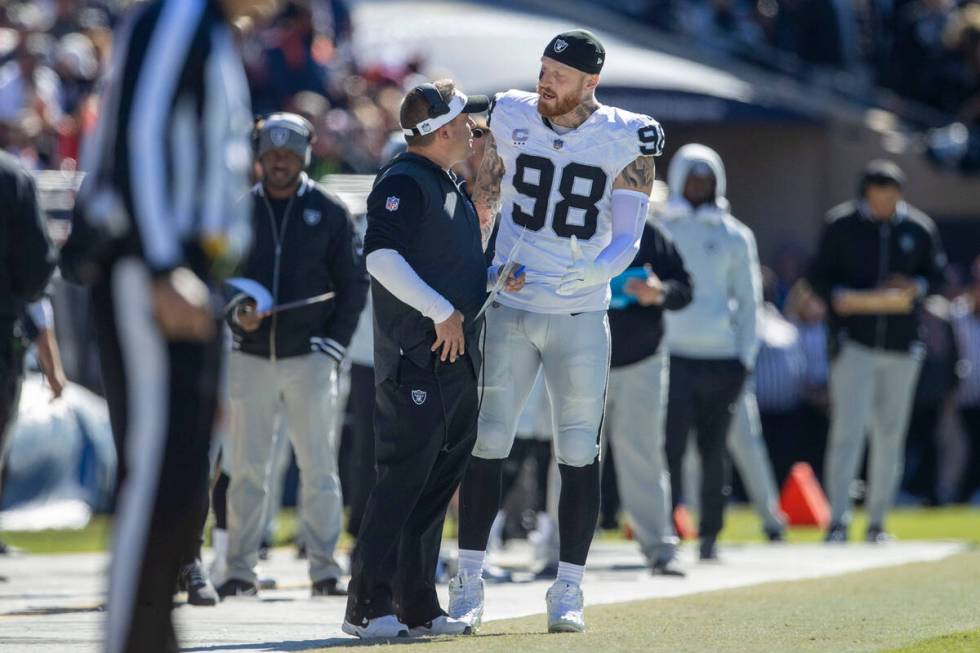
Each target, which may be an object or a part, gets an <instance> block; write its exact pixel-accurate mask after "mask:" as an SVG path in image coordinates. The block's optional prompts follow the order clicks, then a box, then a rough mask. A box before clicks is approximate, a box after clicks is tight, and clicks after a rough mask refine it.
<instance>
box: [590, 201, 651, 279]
mask: <svg viewBox="0 0 980 653" xmlns="http://www.w3.org/2000/svg"><path fill="white" fill-rule="evenodd" d="M649 205H650V197H649V196H648V195H646V194H645V193H641V192H639V191H635V190H629V189H626V188H617V189H615V190H613V192H612V241H611V242H610V243H609V245H607V246H606V248H605V249H604V250H602V251H601V252H599V256H597V257H596V260H595V262H596V263H597V264H599V265H601V266H602V267H603V268H605V269H606V270H607V271H608V272H609V276H610V278H612V277H615V276H616V275H618V274H619V273H620V272H622V271H623V270H625V269H626V268H627V267H629V264H630V263H631V262H632V261H633V259H634V258H636V253H637V252H639V251H640V237H641V236H643V225H644V224H645V223H646V219H647V207H648V206H649Z"/></svg>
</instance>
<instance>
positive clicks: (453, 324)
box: [432, 311, 466, 363]
mask: <svg viewBox="0 0 980 653" xmlns="http://www.w3.org/2000/svg"><path fill="white" fill-rule="evenodd" d="M440 348H441V349H442V353H441V354H440V355H439V360H441V361H442V362H446V361H447V360H448V361H449V362H450V363H455V362H456V359H457V358H459V357H460V356H462V355H463V354H465V353H466V336H464V335H463V314H462V313H460V312H459V311H453V312H452V315H450V316H449V317H448V318H446V319H445V320H443V321H442V322H437V323H436V341H435V342H434V343H432V351H439V349H440Z"/></svg>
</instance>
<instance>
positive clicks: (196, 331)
mask: <svg viewBox="0 0 980 653" xmlns="http://www.w3.org/2000/svg"><path fill="white" fill-rule="evenodd" d="M152 293H153V315H154V317H155V318H156V321H157V324H159V325H160V331H162V332H163V335H164V336H165V337H166V338H167V340H192V341H204V340H208V339H210V338H212V337H213V336H214V332H215V320H214V316H213V315H212V314H211V302H210V298H211V296H210V293H209V292H208V287H207V286H206V285H204V282H203V281H201V280H200V279H198V278H197V275H195V274H194V273H193V272H191V271H190V270H188V269H187V268H177V269H176V270H174V271H173V272H171V273H170V274H168V275H167V276H165V277H162V278H160V279H157V280H155V281H154V282H153V290H152Z"/></svg>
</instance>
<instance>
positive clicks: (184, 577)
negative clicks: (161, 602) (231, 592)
mask: <svg viewBox="0 0 980 653" xmlns="http://www.w3.org/2000/svg"><path fill="white" fill-rule="evenodd" d="M178 585H179V587H180V589H182V590H184V591H186V592H187V603H188V604H190V605H199V606H211V605H218V601H220V599H219V598H218V592H217V591H216V590H215V589H214V585H212V584H211V579H210V578H208V574H207V572H206V571H205V570H204V564H203V563H202V562H201V561H200V560H195V561H194V562H191V563H189V564H186V565H184V566H183V567H181V569H180V576H179V581H178Z"/></svg>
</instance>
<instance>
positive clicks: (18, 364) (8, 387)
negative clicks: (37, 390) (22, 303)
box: [0, 325, 24, 470]
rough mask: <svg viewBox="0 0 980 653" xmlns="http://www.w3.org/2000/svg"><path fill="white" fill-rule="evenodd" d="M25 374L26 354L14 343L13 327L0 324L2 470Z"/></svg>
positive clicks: (0, 442)
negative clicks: (9, 431)
mask: <svg viewBox="0 0 980 653" xmlns="http://www.w3.org/2000/svg"><path fill="white" fill-rule="evenodd" d="M23 376H24V356H23V352H22V351H21V348H20V347H18V346H16V344H15V343H14V336H13V329H12V328H11V327H9V326H8V325H0V470H2V469H3V458H2V456H3V453H4V445H5V443H6V440H7V431H8V430H10V428H11V426H13V422H14V418H15V417H16V416H17V404H18V402H19V400H20V384H21V380H22V379H23Z"/></svg>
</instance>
